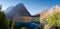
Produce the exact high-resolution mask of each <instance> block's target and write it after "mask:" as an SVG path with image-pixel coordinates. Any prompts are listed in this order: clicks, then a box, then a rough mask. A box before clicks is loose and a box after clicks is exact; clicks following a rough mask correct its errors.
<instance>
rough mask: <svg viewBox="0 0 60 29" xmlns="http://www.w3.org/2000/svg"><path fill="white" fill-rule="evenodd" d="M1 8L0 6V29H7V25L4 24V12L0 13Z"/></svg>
mask: <svg viewBox="0 0 60 29" xmlns="http://www.w3.org/2000/svg"><path fill="white" fill-rule="evenodd" d="M1 6H2V5H1ZM1 6H0V29H8V24H7V22H6V17H5V14H4V12H2V11H1V8H2V7H1Z"/></svg>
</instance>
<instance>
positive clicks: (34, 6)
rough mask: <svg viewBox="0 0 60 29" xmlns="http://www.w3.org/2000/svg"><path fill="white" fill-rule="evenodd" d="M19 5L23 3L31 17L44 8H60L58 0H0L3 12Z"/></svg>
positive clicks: (59, 0)
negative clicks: (57, 6)
mask: <svg viewBox="0 0 60 29" xmlns="http://www.w3.org/2000/svg"><path fill="white" fill-rule="evenodd" d="M19 3H23V4H24V5H25V7H26V8H27V10H28V11H29V12H30V14H32V15H34V14H36V13H38V12H39V11H41V10H43V9H44V8H48V9H50V8H51V7H52V6H54V5H59V6H60V0H0V4H2V10H3V11H4V10H6V9H7V8H8V7H10V6H12V5H13V6H15V5H17V4H19Z"/></svg>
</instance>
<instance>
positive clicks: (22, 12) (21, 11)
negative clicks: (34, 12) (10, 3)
mask: <svg viewBox="0 0 60 29" xmlns="http://www.w3.org/2000/svg"><path fill="white" fill-rule="evenodd" d="M8 10H9V9H8ZM7 13H8V14H7V17H9V18H13V17H18V16H19V17H21V16H31V15H30V13H29V12H28V11H27V9H26V8H25V6H24V4H23V3H20V4H17V5H16V6H14V7H13V8H12V9H11V11H10V12H7Z"/></svg>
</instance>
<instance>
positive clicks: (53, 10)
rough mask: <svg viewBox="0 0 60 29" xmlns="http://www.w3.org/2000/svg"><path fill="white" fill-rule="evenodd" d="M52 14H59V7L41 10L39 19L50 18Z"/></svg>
mask: <svg viewBox="0 0 60 29" xmlns="http://www.w3.org/2000/svg"><path fill="white" fill-rule="evenodd" d="M54 12H59V13H60V7H59V6H57V5H55V6H53V7H52V8H51V9H50V10H48V11H45V10H43V11H42V12H40V19H43V18H47V19H48V17H49V16H51V15H52V14H53V13H54Z"/></svg>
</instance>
